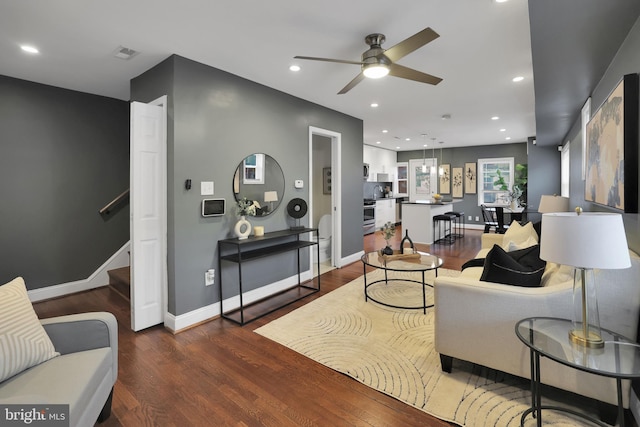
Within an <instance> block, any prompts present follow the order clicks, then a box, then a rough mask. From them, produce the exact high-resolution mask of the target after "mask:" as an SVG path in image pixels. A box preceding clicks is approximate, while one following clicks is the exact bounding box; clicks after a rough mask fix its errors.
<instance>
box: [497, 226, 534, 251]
mask: <svg viewBox="0 0 640 427" xmlns="http://www.w3.org/2000/svg"><path fill="white" fill-rule="evenodd" d="M531 241H533V242H535V243H533V244H537V243H538V241H539V240H538V233H536V230H535V229H534V228H533V223H532V222H527V223H526V224H525V225H524V226H523V225H520V223H519V222H518V221H513V222H512V223H511V225H510V226H509V228H508V229H507V231H506V232H505V233H504V237H503V238H502V249H504V250H505V251H507V252H510V251H512V250H515V249H524V248H528V247H529V246H533V245H532V244H531V243H530V242H531ZM523 245H528V246H523ZM510 247H513V248H515V249H510Z"/></svg>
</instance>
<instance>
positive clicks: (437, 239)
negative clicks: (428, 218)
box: [433, 213, 456, 245]
mask: <svg viewBox="0 0 640 427" xmlns="http://www.w3.org/2000/svg"><path fill="white" fill-rule="evenodd" d="M455 220H456V216H455V215H453V214H446V213H445V214H442V215H435V216H434V217H433V243H441V244H447V245H452V244H453V243H454V242H455V240H456V238H455V236H454V235H453V233H452V231H453V230H452V228H451V227H452V226H453V223H454V221H455ZM447 226H448V229H447ZM436 227H437V228H436ZM442 227H444V236H442V233H443V231H442ZM436 230H437V231H438V234H437V236H436Z"/></svg>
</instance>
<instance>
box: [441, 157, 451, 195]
mask: <svg viewBox="0 0 640 427" xmlns="http://www.w3.org/2000/svg"><path fill="white" fill-rule="evenodd" d="M440 167H441V168H442V174H441V175H440V194H451V165H449V164H446V165H441V166H440Z"/></svg>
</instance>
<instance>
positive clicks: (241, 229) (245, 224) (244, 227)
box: [233, 215, 251, 240]
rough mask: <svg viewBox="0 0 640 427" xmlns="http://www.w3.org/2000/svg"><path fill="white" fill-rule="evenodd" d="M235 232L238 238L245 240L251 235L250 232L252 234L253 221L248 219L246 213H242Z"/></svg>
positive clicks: (234, 229)
mask: <svg viewBox="0 0 640 427" xmlns="http://www.w3.org/2000/svg"><path fill="white" fill-rule="evenodd" d="M233 232H234V233H235V235H236V237H237V238H238V240H245V239H246V238H247V237H249V234H251V223H250V222H249V221H247V219H246V218H245V216H244V215H242V216H241V217H240V219H239V220H238V222H236V225H235V227H234V228H233Z"/></svg>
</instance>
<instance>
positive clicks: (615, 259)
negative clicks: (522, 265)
mask: <svg viewBox="0 0 640 427" xmlns="http://www.w3.org/2000/svg"><path fill="white" fill-rule="evenodd" d="M540 258H542V259H543V260H545V261H551V262H555V263H558V264H564V265H569V266H572V267H575V270H574V273H573V318H572V322H573V329H572V330H571V331H570V332H569V339H570V340H571V341H572V342H573V343H576V344H578V345H581V346H584V347H589V348H601V347H603V346H604V341H603V340H602V337H601V335H600V317H599V314H598V300H597V295H596V286H595V285H596V284H595V277H594V274H593V269H594V268H598V269H621V268H629V267H631V259H630V258H629V249H628V247H627V237H626V235H625V233H624V225H623V224H622V215H620V214H616V213H605V212H587V213H582V209H580V208H576V212H558V213H545V214H543V215H542V236H541V238H540ZM603 285H605V286H615V283H605V284H603Z"/></svg>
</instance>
